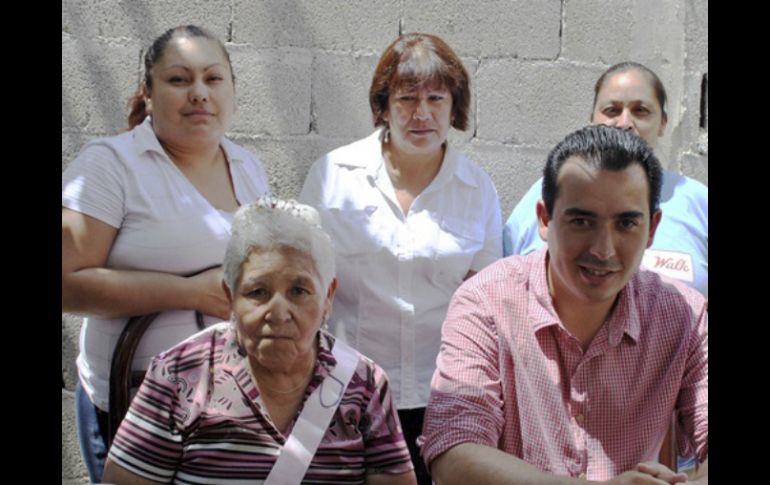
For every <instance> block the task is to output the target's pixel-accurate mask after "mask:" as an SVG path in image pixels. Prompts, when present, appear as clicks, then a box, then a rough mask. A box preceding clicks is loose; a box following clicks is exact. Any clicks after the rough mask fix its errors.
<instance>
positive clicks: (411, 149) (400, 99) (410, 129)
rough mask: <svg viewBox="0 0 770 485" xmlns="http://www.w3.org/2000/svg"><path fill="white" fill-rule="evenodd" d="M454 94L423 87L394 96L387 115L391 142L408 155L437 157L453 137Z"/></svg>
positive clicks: (432, 87) (391, 95)
mask: <svg viewBox="0 0 770 485" xmlns="http://www.w3.org/2000/svg"><path fill="white" fill-rule="evenodd" d="M451 117H452V93H451V92H450V91H449V90H448V89H446V88H443V87H437V86H427V85H424V84H423V85H420V86H417V87H416V88H406V87H405V88H400V89H397V90H395V91H394V92H392V93H390V96H389V97H388V110H387V111H386V112H385V114H384V118H385V121H386V122H387V123H388V126H389V128H390V140H391V143H393V144H395V145H396V147H397V148H398V149H399V150H401V151H402V152H405V153H407V154H415V155H433V154H436V153H438V152H439V151H440V150H441V145H442V144H443V143H444V142H445V141H446V139H447V135H448V134H449V126H450V125H451V122H452V118H451Z"/></svg>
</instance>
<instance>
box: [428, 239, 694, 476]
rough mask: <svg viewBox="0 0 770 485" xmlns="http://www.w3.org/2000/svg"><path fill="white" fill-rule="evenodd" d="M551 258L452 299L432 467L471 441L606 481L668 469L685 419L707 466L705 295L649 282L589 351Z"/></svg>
mask: <svg viewBox="0 0 770 485" xmlns="http://www.w3.org/2000/svg"><path fill="white" fill-rule="evenodd" d="M546 254H547V252H546V250H545V248H544V249H541V250H539V251H536V252H534V253H531V254H529V255H527V256H512V257H509V258H505V259H502V260H500V261H498V262H496V263H494V264H492V265H491V266H489V267H488V268H487V269H485V270H483V271H482V272H480V273H479V274H478V275H476V276H475V277H473V278H471V279H470V280H469V281H467V282H466V283H464V284H463V285H462V286H461V287H460V288H459V289H458V290H457V292H456V293H455V295H454V296H453V298H452V301H451V303H450V305H449V312H448V314H447V319H446V321H445V322H444V327H443V331H442V343H441V352H440V354H439V356H438V359H437V366H438V368H437V370H436V373H435V374H434V375H433V380H432V383H431V396H430V401H429V402H428V407H427V411H426V415H425V427H424V429H423V433H424V438H425V443H424V446H423V450H422V453H423V456H424V458H425V461H426V462H427V463H428V464H430V462H431V461H432V460H433V459H434V458H436V457H437V456H438V455H440V454H442V453H443V452H445V451H447V450H448V449H450V448H452V447H453V446H456V445H458V444H460V443H466V442H470V443H477V444H481V445H486V446H490V447H494V448H499V449H500V450H502V451H505V452H507V453H511V454H513V455H515V456H517V457H519V458H521V459H523V460H524V461H526V462H528V463H531V464H533V465H535V466H537V467H538V468H540V469H541V470H543V471H545V472H548V473H553V474H556V475H569V476H573V477H585V478H588V479H589V480H607V479H610V478H612V477H614V476H616V475H618V474H620V473H622V472H624V471H627V470H629V469H631V468H632V467H633V466H634V465H636V464H637V463H639V462H642V461H655V460H657V455H658V451H659V449H660V446H661V443H662V441H663V438H664V436H665V433H666V429H667V427H668V423H669V421H670V417H671V414H672V411H673V410H674V409H677V410H678V412H679V416H680V419H681V421H680V428H681V429H680V431H681V433H680V434H681V435H682V436H683V437H685V438H689V440H690V446H693V447H694V451H695V453H696V455H697V457H698V458H699V460H700V461H702V460H704V459H705V458H706V456H707V454H708V314H707V313H706V304H705V300H704V298H703V296H701V295H700V293H698V292H697V291H695V290H692V289H690V288H687V287H685V286H684V285H682V284H680V283H678V282H675V281H674V280H670V279H665V278H661V277H660V276H658V275H657V274H655V273H652V272H647V271H641V272H639V273H637V275H635V276H634V277H633V278H632V279H631V281H630V282H629V283H628V285H627V286H626V287H625V288H624V289H623V291H622V292H621V293H620V296H619V299H618V302H617V304H616V306H615V309H614V311H613V312H612V314H611V315H610V317H609V318H608V320H607V322H606V323H605V324H604V326H603V327H602V328H601V330H600V331H599V333H598V334H597V335H596V336H595V337H594V339H593V341H592V342H591V344H590V346H589V347H588V349H587V350H586V351H585V352H584V351H583V350H582V349H581V347H580V344H579V343H578V341H577V339H575V338H574V337H573V336H572V335H571V334H570V333H569V332H568V331H567V330H566V329H565V327H564V326H563V324H562V323H561V321H560V320H559V318H558V316H557V315H556V311H555V310H554V308H553V304H552V302H551V298H550V296H549V292H548V285H547V281H546V271H545V270H546ZM683 441H684V440H683ZM688 448H689V447H688ZM682 451H686V450H684V449H683V450H682ZM687 451H689V449H688V450H687Z"/></svg>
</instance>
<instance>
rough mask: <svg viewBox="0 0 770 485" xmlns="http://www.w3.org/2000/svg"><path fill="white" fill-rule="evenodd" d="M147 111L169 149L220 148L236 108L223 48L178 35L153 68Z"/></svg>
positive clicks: (204, 40) (197, 38)
mask: <svg viewBox="0 0 770 485" xmlns="http://www.w3.org/2000/svg"><path fill="white" fill-rule="evenodd" d="M151 75H152V88H151V92H150V95H149V101H148V106H149V111H150V113H151V115H152V124H153V129H154V130H155V133H156V134H157V136H158V139H160V140H161V141H163V142H164V143H166V144H170V145H171V146H182V147H186V146H190V145H195V144H198V143H206V144H218V143H219V141H220V140H221V138H222V136H223V135H224V133H225V130H227V128H228V127H229V125H230V120H231V119H232V115H233V112H234V110H235V104H234V97H235V86H234V85H233V77H232V73H231V72H230V66H229V64H228V62H227V58H226V57H225V54H224V53H223V52H222V49H221V47H220V46H219V44H218V43H217V42H216V41H214V40H211V39H207V38H205V37H174V38H173V39H171V40H170V41H169V42H168V44H167V45H166V48H165V49H164V50H163V54H162V55H161V57H160V60H159V61H158V62H157V63H156V64H155V66H153V68H152V70H151Z"/></svg>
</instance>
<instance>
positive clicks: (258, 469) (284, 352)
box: [104, 198, 415, 484]
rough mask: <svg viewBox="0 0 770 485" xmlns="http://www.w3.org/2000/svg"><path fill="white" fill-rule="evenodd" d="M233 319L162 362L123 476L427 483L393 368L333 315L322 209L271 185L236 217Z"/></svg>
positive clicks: (122, 465)
mask: <svg viewBox="0 0 770 485" xmlns="http://www.w3.org/2000/svg"><path fill="white" fill-rule="evenodd" d="M224 268H225V271H224V274H225V276H224V281H223V286H224V288H225V292H226V293H227V295H228V297H229V299H230V302H231V307H230V308H231V318H230V322H222V323H220V324H217V325H214V326H212V327H209V328H208V329H206V330H204V331H202V332H200V333H198V334H196V335H194V336H192V337H190V338H188V339H187V340H185V341H184V342H182V343H180V344H178V345H176V346H175V347H173V348H171V349H170V350H168V351H166V352H163V353H161V354H159V355H158V356H157V357H156V358H155V359H154V360H153V362H152V364H151V366H150V368H149V370H148V371H147V376H146V377H145V380H144V383H143V384H142V386H141V388H140V389H139V392H138V394H137V395H136V397H135V398H134V400H133V402H132V403H131V408H130V409H129V412H128V414H127V416H126V418H125V419H124V421H123V423H122V424H121V425H120V428H119V429H118V433H117V435H116V437H115V441H114V442H113V446H112V448H111V449H110V452H109V458H108V460H107V465H106V467H105V473H104V480H105V481H108V482H114V483H126V482H130V483H152V482H171V481H173V482H184V483H191V482H195V483H235V482H239V483H240V482H244V481H254V480H266V481H265V483H300V482H302V483H314V482H323V483H368V484H376V483H415V477H414V472H413V467H412V464H411V462H410V459H409V451H408V449H407V446H406V443H405V441H404V438H403V435H402V432H401V426H400V424H399V421H398V415H397V413H396V410H395V408H394V407H393V403H392V398H391V394H390V391H389V386H388V380H387V376H386V375H385V373H384V372H383V370H382V369H381V368H380V367H379V366H377V365H376V364H375V363H374V362H372V361H371V360H370V359H368V358H366V357H364V356H362V355H361V354H359V353H358V352H356V351H355V350H353V349H352V348H350V347H348V346H347V345H345V344H344V343H342V342H340V341H337V340H335V339H334V337H333V336H331V335H330V334H329V333H327V332H326V330H325V329H324V328H322V327H323V326H325V325H324V323H325V320H326V318H328V315H329V314H330V312H331V307H332V300H333V299H334V293H335V290H336V287H337V282H336V279H335V277H334V253H333V250H332V247H331V242H330V239H329V236H327V235H326V233H324V232H323V230H321V228H320V225H319V216H318V213H317V212H316V211H315V210H314V209H312V208H311V207H309V206H305V205H301V204H297V203H295V202H294V201H288V202H284V201H278V200H275V199H270V198H263V199H260V200H259V201H258V202H256V203H254V204H251V205H248V206H244V207H242V208H241V209H239V210H238V212H237V213H236V215H235V220H234V222H233V235H232V239H231V241H230V242H229V244H228V247H227V252H226V255H225V263H224Z"/></svg>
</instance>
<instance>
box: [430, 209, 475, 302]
mask: <svg viewBox="0 0 770 485" xmlns="http://www.w3.org/2000/svg"><path fill="white" fill-rule="evenodd" d="M483 247H484V225H483V224H482V223H480V222H477V221H473V220H467V219H461V218H459V217H453V216H444V217H442V219H441V224H440V225H439V235H438V244H437V247H436V252H435V255H434V271H433V282H434V283H435V284H437V285H442V286H443V285H448V286H450V287H452V288H453V291H454V289H456V288H457V287H458V286H460V284H461V283H462V282H463V278H465V275H466V274H468V271H469V270H470V269H471V263H472V262H473V257H474V256H475V255H476V253H478V252H479V251H481V249H482V248H483Z"/></svg>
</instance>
